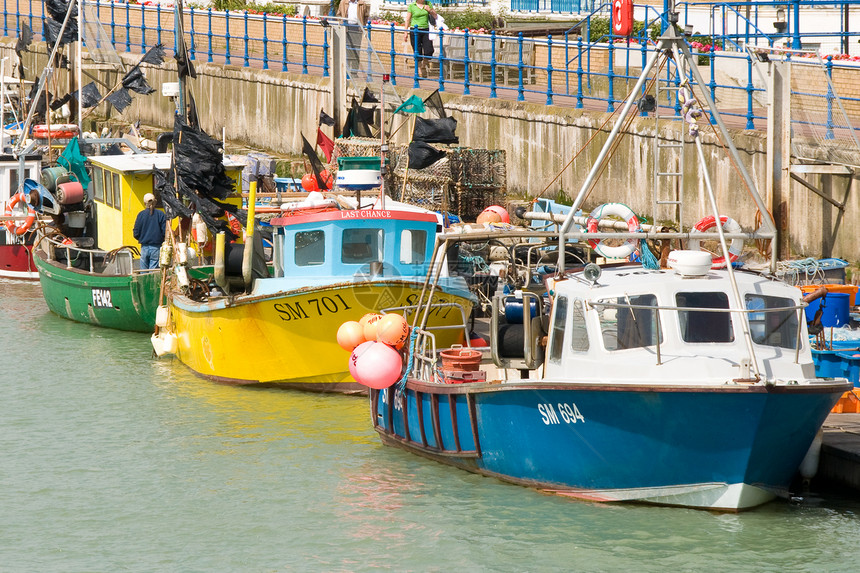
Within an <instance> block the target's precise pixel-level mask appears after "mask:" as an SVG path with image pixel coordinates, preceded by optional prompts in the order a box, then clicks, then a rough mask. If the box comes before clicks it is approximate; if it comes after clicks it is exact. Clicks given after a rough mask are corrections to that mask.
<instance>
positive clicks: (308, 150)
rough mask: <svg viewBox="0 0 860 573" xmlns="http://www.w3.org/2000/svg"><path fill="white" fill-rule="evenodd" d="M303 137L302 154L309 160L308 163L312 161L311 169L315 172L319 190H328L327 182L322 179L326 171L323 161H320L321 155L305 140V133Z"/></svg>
mask: <svg viewBox="0 0 860 573" xmlns="http://www.w3.org/2000/svg"><path fill="white" fill-rule="evenodd" d="M301 135H302V153H304V154H305V156H306V157H307V158H308V161H310V164H311V169H312V170H313V172H314V177H316V178H317V184H318V185H319V188H320V189H327V188H328V186H327V185H326V183H325V180H323V178H322V172H323V169H324V167H323V164H322V161H320V157H319V155H317V152H316V150H314V148H313V146H312V145H311V144H310V142H309V141H308V140H307V139H305V134H304V133H303V134H301Z"/></svg>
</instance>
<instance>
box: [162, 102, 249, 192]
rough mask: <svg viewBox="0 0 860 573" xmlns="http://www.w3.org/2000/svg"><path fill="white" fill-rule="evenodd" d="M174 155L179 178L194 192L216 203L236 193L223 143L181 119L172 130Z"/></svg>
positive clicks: (178, 119)
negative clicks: (228, 171) (226, 168)
mask: <svg viewBox="0 0 860 573" xmlns="http://www.w3.org/2000/svg"><path fill="white" fill-rule="evenodd" d="M173 153H174V157H175V162H176V172H177V174H178V175H179V177H180V178H181V179H182V180H183V181H184V182H185V183H186V184H187V185H188V187H189V188H191V189H192V190H194V191H195V192H197V193H199V194H200V195H202V196H205V197H213V198H217V199H226V198H227V195H229V194H230V193H232V192H233V189H234V183H233V180H232V179H230V178H229V177H228V176H227V174H226V172H225V171H224V156H223V153H222V151H221V142H220V141H218V140H217V139H215V138H213V137H211V136H209V135H208V134H207V133H206V132H204V131H203V130H202V129H200V128H199V127H194V126H191V125H188V123H186V122H185V120H183V119H182V117H181V116H179V115H177V116H176V118H175V121H174V127H173Z"/></svg>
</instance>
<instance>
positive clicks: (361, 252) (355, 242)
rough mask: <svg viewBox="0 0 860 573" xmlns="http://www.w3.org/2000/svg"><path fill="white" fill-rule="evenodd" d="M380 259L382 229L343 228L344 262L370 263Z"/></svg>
mask: <svg viewBox="0 0 860 573" xmlns="http://www.w3.org/2000/svg"><path fill="white" fill-rule="evenodd" d="M381 260H382V229H344V231H343V252H342V253H341V261H342V262H344V263H358V264H361V263H370V262H373V261H381Z"/></svg>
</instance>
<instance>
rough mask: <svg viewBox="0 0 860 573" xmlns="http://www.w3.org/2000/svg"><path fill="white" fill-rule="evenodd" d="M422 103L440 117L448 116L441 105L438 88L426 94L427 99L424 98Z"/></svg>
mask: <svg viewBox="0 0 860 573" xmlns="http://www.w3.org/2000/svg"><path fill="white" fill-rule="evenodd" d="M424 105H425V106H427V107H429V108H430V109H432V110H433V112H434V113H435V114H436V115H438V116H439V118H440V119H442V118H446V117H448V114H447V113H445V108H444V107H443V105H442V96H441V95H439V90H438V89H437V90H436V91H434V92H433V93H432V94H430V95H429V96H427V99H425V100H424Z"/></svg>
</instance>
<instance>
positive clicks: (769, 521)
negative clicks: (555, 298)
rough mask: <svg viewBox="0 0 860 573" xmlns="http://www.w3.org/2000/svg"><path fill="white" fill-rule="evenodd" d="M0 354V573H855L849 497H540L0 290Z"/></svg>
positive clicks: (351, 407)
mask: <svg viewBox="0 0 860 573" xmlns="http://www.w3.org/2000/svg"><path fill="white" fill-rule="evenodd" d="M237 342H239V341H237ZM0 345H2V348H3V353H2V356H3V361H4V364H3V366H2V370H0V379H2V381H3V396H2V400H0V412H2V415H0V512H2V519H0V572H7V571H8V572H19V571H40V572H44V571H111V572H113V571H183V572H184V571H190V572H196V571H206V572H215V571H230V572H235V571H252V572H256V571H261V572H262V571H369V570H395V571H454V570H464V571H732V572H737V571H774V572H777V571H778V572H783V571H816V572H818V571H846V572H848V571H851V572H854V571H856V570H857V568H858V567H860V496H858V495H856V494H854V493H845V494H834V493H827V494H821V495H812V496H809V497H807V498H806V499H804V501H802V502H800V503H789V502H786V501H777V502H773V503H770V504H768V505H766V506H763V507H761V508H759V509H756V510H753V511H750V512H746V513H742V514H718V513H711V512H706V511H697V510H687V509H676V508H662V507H649V506H636V505H601V504H592V503H583V502H574V501H569V500H566V499H562V498H557V497H552V496H547V495H543V494H540V493H537V492H534V491H531V490H528V489H525V488H521V487H518V486H512V485H507V484H504V483H502V482H499V481H496V480H494V479H489V478H483V477H480V476H475V475H472V474H469V473H465V472H461V471H458V470H455V469H452V468H448V467H445V466H442V465H440V464H437V463H435V462H431V461H428V460H424V459H421V458H418V457H415V456H413V455H412V454H408V453H406V452H402V451H399V450H397V449H394V448H389V447H384V446H382V445H381V444H380V443H379V440H378V438H377V437H376V435H375V433H374V432H373V430H372V429H371V426H370V422H369V419H368V418H369V413H368V412H369V410H368V405H367V401H366V399H363V398H355V397H348V396H321V395H315V394H306V393H299V392H290V391H283V390H260V389H248V388H236V387H231V386H224V385H219V384H214V383H211V382H209V381H206V380H203V379H200V378H197V377H195V376H194V375H192V374H191V373H190V372H188V371H187V370H186V369H185V368H184V367H183V366H182V365H181V364H179V363H177V362H173V361H170V360H157V359H154V358H152V355H151V349H150V345H149V340H148V336H147V335H144V334H134V333H122V332H116V331H111V330H105V329H100V328H94V327H90V326H86V325H81V324H76V323H73V322H70V321H67V320H64V319H61V318H59V317H56V316H54V315H52V314H51V313H50V312H49V311H48V309H47V307H46V306H45V303H44V302H43V300H42V295H41V291H40V288H39V286H38V285H33V284H27V283H20V282H13V281H5V280H4V279H0ZM618 415H619V416H623V415H624V411H623V408H621V407H619V410H618ZM559 455H560V456H561V455H563V452H559Z"/></svg>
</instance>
